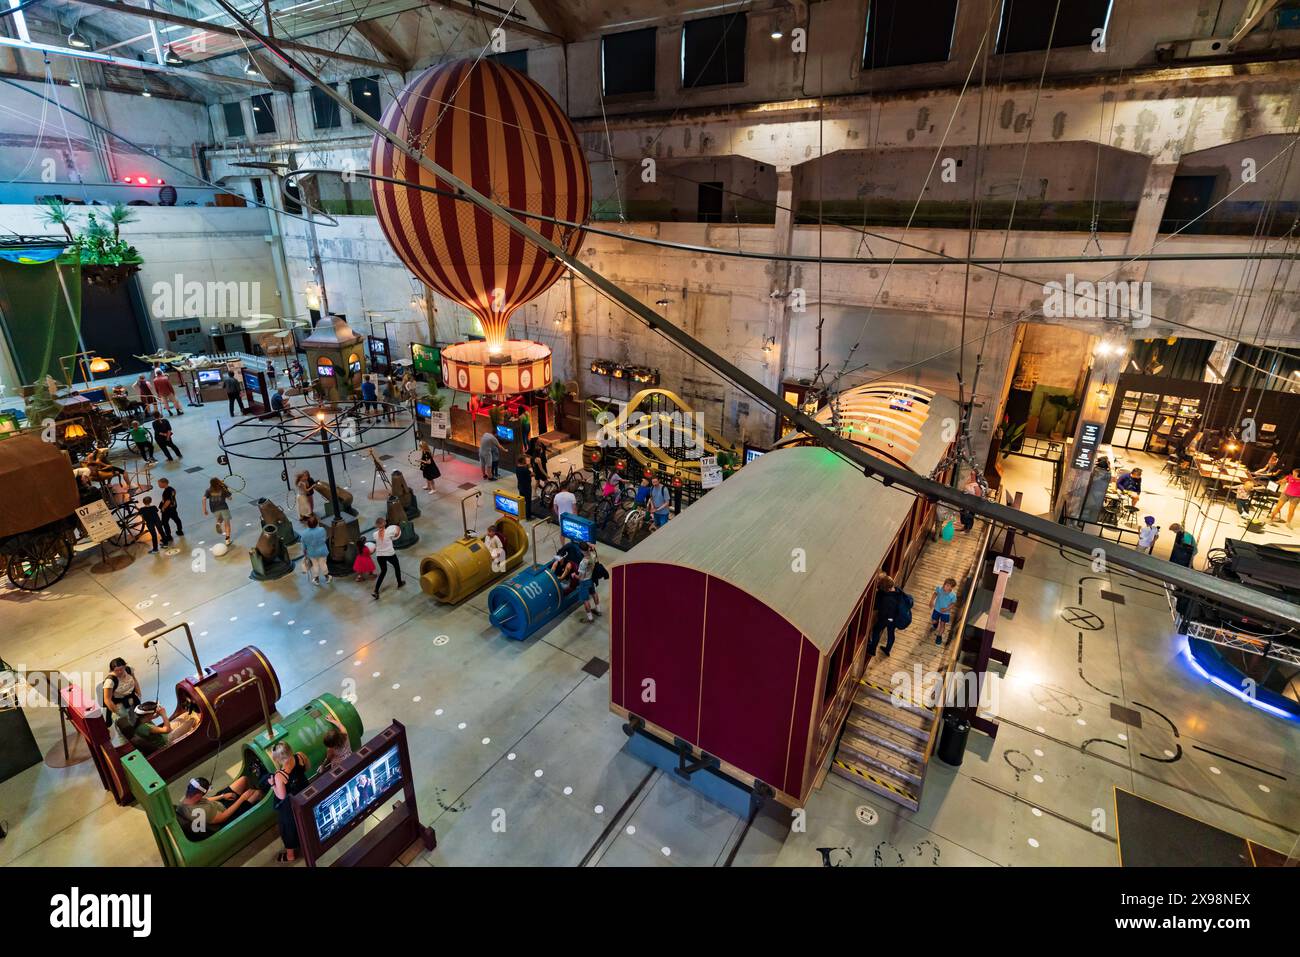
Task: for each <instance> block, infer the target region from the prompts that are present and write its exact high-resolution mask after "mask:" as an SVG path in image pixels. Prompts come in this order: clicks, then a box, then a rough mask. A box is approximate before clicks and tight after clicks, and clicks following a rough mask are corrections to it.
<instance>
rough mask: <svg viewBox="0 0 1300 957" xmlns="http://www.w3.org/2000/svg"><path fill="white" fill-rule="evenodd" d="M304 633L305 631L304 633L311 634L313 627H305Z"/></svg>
mask: <svg viewBox="0 0 1300 957" xmlns="http://www.w3.org/2000/svg"><path fill="white" fill-rule="evenodd" d="M302 633H303V634H304V635H310V634H311V629H310V628H304V629H303V630H302Z"/></svg>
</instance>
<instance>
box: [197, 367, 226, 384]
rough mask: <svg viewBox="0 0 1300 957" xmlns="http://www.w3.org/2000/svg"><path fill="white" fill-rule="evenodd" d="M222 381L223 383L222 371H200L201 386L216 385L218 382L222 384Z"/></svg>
mask: <svg viewBox="0 0 1300 957" xmlns="http://www.w3.org/2000/svg"><path fill="white" fill-rule="evenodd" d="M220 381H221V370H220V369H200V370H199V384H200V385H216V384H217V383H218V382H220Z"/></svg>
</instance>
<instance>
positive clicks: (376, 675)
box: [370, 671, 379, 678]
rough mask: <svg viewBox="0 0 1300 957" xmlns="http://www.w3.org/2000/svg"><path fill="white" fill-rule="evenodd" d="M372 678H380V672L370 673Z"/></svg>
mask: <svg viewBox="0 0 1300 957" xmlns="http://www.w3.org/2000/svg"><path fill="white" fill-rule="evenodd" d="M370 677H372V678H378V677H379V672H378V671H372V672H370Z"/></svg>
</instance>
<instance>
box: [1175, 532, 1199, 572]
mask: <svg viewBox="0 0 1300 957" xmlns="http://www.w3.org/2000/svg"><path fill="white" fill-rule="evenodd" d="M1169 531H1171V532H1173V533H1174V546H1173V548H1171V549H1170V550H1169V560H1170V561H1171V562H1173V563H1174V564H1175V565H1182V566H1183V567H1184V568H1191V567H1192V558H1193V557H1194V556H1195V555H1196V539H1195V538H1193V537H1192V533H1191V532H1189V531H1187V530H1186V529H1185V528H1183V526H1181V525H1179V524H1177V523H1175V524H1173V525H1170V526H1169Z"/></svg>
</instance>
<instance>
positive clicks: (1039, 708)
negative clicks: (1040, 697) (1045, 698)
mask: <svg viewBox="0 0 1300 957" xmlns="http://www.w3.org/2000/svg"><path fill="white" fill-rule="evenodd" d="M1038 710H1039V711H1046V710H1047V707H1046V706H1045V705H1041V704H1040V705H1039V706H1038Z"/></svg>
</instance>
